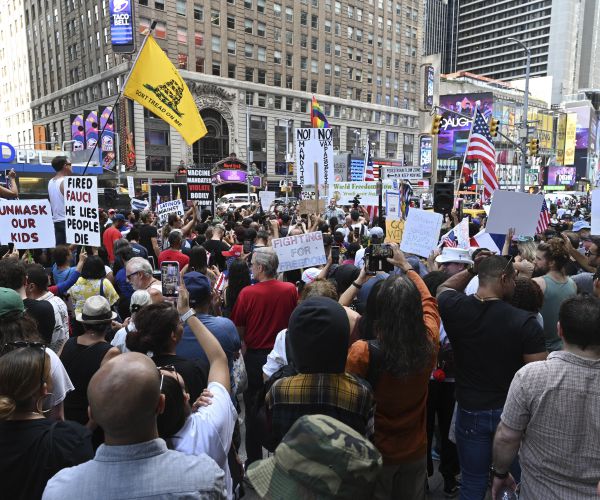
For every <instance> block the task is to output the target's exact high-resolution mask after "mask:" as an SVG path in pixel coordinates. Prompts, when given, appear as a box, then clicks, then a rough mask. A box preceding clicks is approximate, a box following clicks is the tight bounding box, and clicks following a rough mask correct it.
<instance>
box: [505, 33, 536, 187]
mask: <svg viewBox="0 0 600 500" xmlns="http://www.w3.org/2000/svg"><path fill="white" fill-rule="evenodd" d="M507 40H509V41H511V42H514V43H516V44H517V45H519V46H520V47H521V48H522V49H523V50H524V51H525V53H526V54H527V66H526V68H525V96H524V97H523V125H522V127H523V128H522V130H521V179H520V185H519V188H520V190H521V192H523V193H524V192H525V167H526V166H527V157H526V154H525V151H526V150H527V136H528V135H529V123H528V121H527V114H528V111H529V75H530V73H531V50H530V49H529V47H527V45H525V44H524V43H523V42H521V40H517V39H516V38H507Z"/></svg>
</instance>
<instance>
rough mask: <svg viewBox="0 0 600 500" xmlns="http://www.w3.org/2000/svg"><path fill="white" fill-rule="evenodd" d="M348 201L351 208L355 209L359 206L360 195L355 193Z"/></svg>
mask: <svg viewBox="0 0 600 500" xmlns="http://www.w3.org/2000/svg"><path fill="white" fill-rule="evenodd" d="M349 203H350V204H351V205H352V208H354V209H355V210H356V209H358V207H359V206H360V195H359V194H357V195H356V196H355V197H354V198H352V199H351V200H350V201H349Z"/></svg>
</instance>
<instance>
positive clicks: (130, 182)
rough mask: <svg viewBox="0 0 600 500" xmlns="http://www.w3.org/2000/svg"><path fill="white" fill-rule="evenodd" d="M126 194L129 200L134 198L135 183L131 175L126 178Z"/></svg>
mask: <svg viewBox="0 0 600 500" xmlns="http://www.w3.org/2000/svg"><path fill="white" fill-rule="evenodd" d="M127 192H128V193H129V198H130V199H132V200H133V199H134V198H135V182H134V180H133V176H132V175H128V176H127Z"/></svg>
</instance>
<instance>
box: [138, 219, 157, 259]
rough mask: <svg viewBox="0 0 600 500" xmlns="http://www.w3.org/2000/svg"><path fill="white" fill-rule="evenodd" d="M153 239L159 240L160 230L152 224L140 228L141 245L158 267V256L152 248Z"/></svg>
mask: <svg viewBox="0 0 600 500" xmlns="http://www.w3.org/2000/svg"><path fill="white" fill-rule="evenodd" d="M152 238H158V230H157V229H156V226H152V225H151V224H143V225H141V226H140V245H142V246H143V247H144V248H145V249H146V250H147V251H148V256H150V257H153V258H154V264H155V265H158V255H155V254H154V248H153V247H152Z"/></svg>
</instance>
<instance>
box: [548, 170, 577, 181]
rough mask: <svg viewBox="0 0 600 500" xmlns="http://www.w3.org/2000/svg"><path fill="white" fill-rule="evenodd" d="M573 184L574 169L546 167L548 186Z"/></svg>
mask: <svg viewBox="0 0 600 500" xmlns="http://www.w3.org/2000/svg"><path fill="white" fill-rule="evenodd" d="M573 184H575V167H548V185H549V186H572V185H573Z"/></svg>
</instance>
